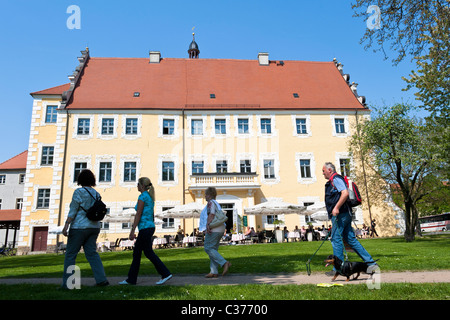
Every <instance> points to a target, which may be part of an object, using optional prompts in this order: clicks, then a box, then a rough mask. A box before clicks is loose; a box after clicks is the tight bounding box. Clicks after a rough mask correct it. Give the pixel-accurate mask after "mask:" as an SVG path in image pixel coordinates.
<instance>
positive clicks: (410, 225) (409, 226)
mask: <svg viewBox="0 0 450 320" xmlns="http://www.w3.org/2000/svg"><path fill="white" fill-rule="evenodd" d="M412 209H413V208H412V206H411V203H410V202H409V201H406V202H405V224H406V228H405V240H406V242H412V241H414V240H415V232H414V229H415V228H416V224H415V223H414V213H413V212H412V211H413V210H412Z"/></svg>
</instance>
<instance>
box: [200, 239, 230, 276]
mask: <svg viewBox="0 0 450 320" xmlns="http://www.w3.org/2000/svg"><path fill="white" fill-rule="evenodd" d="M222 236H223V232H211V233H210V234H209V233H207V234H206V235H205V243H204V248H205V252H206V253H207V254H208V256H209V260H210V262H209V267H210V269H211V271H210V273H212V274H218V273H219V270H218V268H219V266H223V265H224V264H225V262H227V260H225V259H224V258H223V257H222V256H221V255H220V253H219V251H218V250H219V244H220V239H221V238H222Z"/></svg>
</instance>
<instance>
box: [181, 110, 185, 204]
mask: <svg viewBox="0 0 450 320" xmlns="http://www.w3.org/2000/svg"><path fill="white" fill-rule="evenodd" d="M181 116H182V118H183V120H182V121H183V204H186V176H185V173H186V161H185V157H186V150H185V132H184V128H185V125H184V108H183V109H181Z"/></svg>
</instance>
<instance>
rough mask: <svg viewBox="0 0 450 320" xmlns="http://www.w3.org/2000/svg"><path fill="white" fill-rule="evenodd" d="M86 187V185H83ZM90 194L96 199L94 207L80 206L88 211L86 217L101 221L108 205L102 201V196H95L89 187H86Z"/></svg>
mask: <svg viewBox="0 0 450 320" xmlns="http://www.w3.org/2000/svg"><path fill="white" fill-rule="evenodd" d="M83 188H84V187H83ZM84 189H85V190H86V191H87V192H88V193H89V195H90V196H91V197H92V198H93V199H94V200H95V202H94V204H93V205H92V207H90V208H89V209H88V210H86V209H84V208H83V207H81V206H80V208H81V209H83V210H84V211H85V212H86V217H87V218H88V219H89V220H92V221H100V220H103V218H104V217H105V215H106V211H107V210H106V205H105V204H104V203H103V201H102V197H100V196H98V198H94V196H93V195H92V194H91V193H90V192H89V190H88V189H86V188H84Z"/></svg>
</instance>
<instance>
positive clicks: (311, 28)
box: [0, 0, 416, 162]
mask: <svg viewBox="0 0 450 320" xmlns="http://www.w3.org/2000/svg"><path fill="white" fill-rule="evenodd" d="M354 1H355V0H353V1H351V0H339V1H336V0H335V1H332V0H322V1H320V0H318V1H301V0H296V1H287V0H285V1H283V0H280V1H265V0H259V1H253V0H251V1H244V0H239V1H218V0H208V1H203V0H195V1H168V0H165V1H153V0H147V1H143V0H129V1H106V0H90V1H86V0H71V1H66V0H48V1H39V0H36V1H31V0H28V1H25V0H14V1H12V0H11V1H5V0H2V1H1V7H0V49H1V50H0V57H1V72H0V103H1V106H0V119H2V121H1V125H0V137H1V148H0V162H3V161H5V160H7V159H9V158H11V157H13V156H15V155H17V154H19V153H21V152H22V151H24V150H26V149H27V148H28V139H29V130H30V122H31V110H32V97H31V96H30V95H29V93H30V92H34V91H38V90H43V89H46V88H49V87H53V86H57V85H60V84H64V83H67V82H69V80H68V78H67V76H68V75H69V74H71V73H72V72H73V70H74V69H75V67H76V66H77V64H78V61H77V57H78V56H80V55H81V54H80V50H83V49H84V48H85V47H86V46H88V47H89V50H90V54H91V56H93V57H148V52H149V51H150V50H156V51H161V55H162V57H163V58H164V57H166V58H187V57H188V54H187V49H188V46H189V43H190V42H191V40H192V35H191V33H192V27H194V26H195V30H194V31H195V34H196V35H195V37H196V41H197V43H198V45H199V48H200V58H213V59H257V55H258V52H269V57H270V59H273V60H306V61H331V60H333V58H334V57H336V58H337V59H338V61H339V62H341V63H342V64H344V72H345V73H348V74H350V81H355V82H357V83H358V84H359V86H358V93H359V94H360V95H364V96H366V101H367V103H368V104H369V106H383V105H385V104H387V105H391V104H393V103H396V102H402V101H404V102H411V103H413V104H416V102H415V99H414V96H413V93H414V91H408V92H404V91H402V89H403V88H405V87H406V85H405V82H404V81H403V80H402V79H401V77H402V76H407V75H408V74H409V73H410V71H411V70H412V69H415V63H413V62H411V61H410V58H408V59H406V60H405V61H404V62H402V63H400V64H399V65H398V66H393V65H392V63H391V59H392V58H393V57H394V56H395V53H393V54H391V55H390V56H389V58H390V59H388V60H384V56H383V54H382V53H380V52H378V53H374V52H373V51H372V50H371V49H369V50H367V51H366V50H364V46H363V45H361V44H360V43H359V41H360V39H361V38H362V36H363V34H364V32H365V30H366V28H367V25H366V22H365V21H364V20H363V19H361V18H355V17H353V16H352V15H353V10H352V9H351V3H352V2H354ZM70 5H77V6H78V7H79V8H80V13H81V15H80V27H81V29H69V28H68V27H67V20H68V19H70V18H71V16H72V13H67V12H66V11H67V8H68V7H69V6H70ZM388 54H389V51H388Z"/></svg>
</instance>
